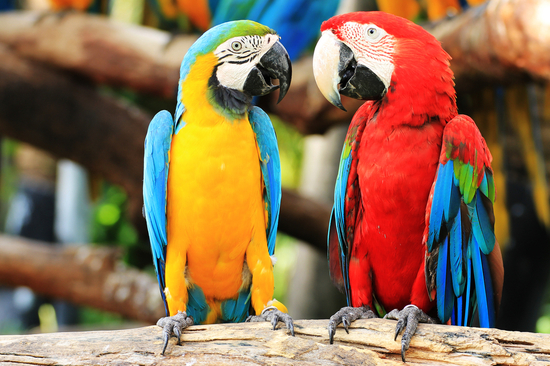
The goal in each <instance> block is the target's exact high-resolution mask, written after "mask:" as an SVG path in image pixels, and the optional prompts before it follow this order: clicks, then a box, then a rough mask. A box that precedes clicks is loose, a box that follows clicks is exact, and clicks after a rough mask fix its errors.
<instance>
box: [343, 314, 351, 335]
mask: <svg viewBox="0 0 550 366" xmlns="http://www.w3.org/2000/svg"><path fill="white" fill-rule="evenodd" d="M342 325H343V326H344V329H345V330H346V333H347V334H349V329H348V327H349V325H350V322H349V321H348V318H346V317H345V316H343V317H342Z"/></svg>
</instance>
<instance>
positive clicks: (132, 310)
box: [0, 235, 165, 363]
mask: <svg viewBox="0 0 550 366" xmlns="http://www.w3.org/2000/svg"><path fill="white" fill-rule="evenodd" d="M120 254H121V252H120V250H118V249H114V248H110V247H99V246H92V245H74V246H72V245H71V246H60V245H52V244H49V243H43V242H38V241H33V240H28V239H22V238H18V237H10V236H6V235H0V283H1V284H3V285H7V286H27V287H29V288H31V289H32V290H33V291H35V292H37V293H39V294H42V295H45V296H48V297H52V298H56V299H63V300H67V301H70V302H72V303H74V304H78V305H85V306H91V307H94V308H97V309H101V310H105V311H109V312H113V313H117V314H120V315H122V316H124V317H126V318H129V319H135V320H139V321H143V322H146V323H153V324H154V323H156V321H157V320H158V319H159V318H160V317H161V316H164V315H165V312H164V305H163V304H162V299H161V296H160V293H159V291H160V290H159V286H158V284H157V281H156V279H155V278H153V276H151V275H148V274H146V273H144V272H140V271H138V270H136V269H133V268H128V267H127V266H125V265H124V264H123V263H122V262H121V261H120ZM0 348H1V347H0ZM0 363H1V362H0Z"/></svg>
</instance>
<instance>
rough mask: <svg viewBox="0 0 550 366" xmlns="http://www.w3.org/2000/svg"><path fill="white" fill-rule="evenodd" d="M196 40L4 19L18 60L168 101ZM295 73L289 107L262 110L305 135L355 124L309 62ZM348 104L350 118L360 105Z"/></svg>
mask: <svg viewBox="0 0 550 366" xmlns="http://www.w3.org/2000/svg"><path fill="white" fill-rule="evenodd" d="M196 39H197V36H195V35H178V36H174V37H172V36H171V35H170V34H169V33H168V32H163V31H160V30H157V29H153V28H148V27H141V26H137V25H130V24H125V23H118V22H115V21H113V20H110V19H108V18H106V17H101V16H93V15H90V14H83V13H76V12H75V13H71V14H66V15H64V16H63V17H60V16H58V15H55V14H42V13H38V12H30V11H27V12H12V13H4V14H0V43H4V44H5V45H7V46H9V48H10V49H12V50H13V51H14V52H15V53H16V54H17V55H20V56H23V57H25V58H29V59H32V60H35V61H40V62H43V63H47V64H50V65H53V66H55V67H57V68H62V69H65V70H68V71H71V72H74V73H76V74H79V75H82V76H85V77H86V78H87V79H89V80H93V81H95V82H97V83H102V84H107V85H111V86H121V87H128V88H131V89H133V90H135V91H137V92H140V93H146V94H153V95H157V96H163V97H166V98H174V99H175V96H176V91H177V85H178V84H177V83H178V79H179V67H180V64H181V61H182V59H183V57H184V56H185V53H186V52H187V50H188V49H189V47H190V46H191V44H193V42H194V41H195V40H196ZM294 70H295V72H294V74H293V81H292V85H291V88H290V90H289V92H288V94H287V96H286V98H285V101H284V102H283V103H281V105H280V106H277V105H276V99H277V97H278V96H277V93H275V94H274V95H270V96H267V97H265V98H263V100H262V101H261V106H262V108H264V109H265V110H266V111H268V112H269V111H273V112H275V113H280V114H281V115H282V116H283V117H284V118H285V120H286V121H287V122H288V123H291V124H294V125H295V126H296V127H297V128H298V129H299V130H300V131H301V132H303V133H323V132H324V131H325V130H326V129H327V128H328V126H330V125H332V124H335V123H345V122H346V121H348V120H349V119H350V118H351V116H352V114H351V113H347V114H346V113H344V112H342V111H340V110H339V109H338V108H334V106H332V105H331V104H330V103H328V102H327V101H326V99H325V98H324V97H323V96H322V95H321V93H320V92H319V91H318V89H317V87H316V86H315V82H314V80H313V71H312V67H311V58H305V59H304V60H301V61H299V62H297V63H294ZM349 104H350V105H351V106H352V107H350V108H351V110H350V112H352V111H354V110H356V109H357V107H358V106H359V105H361V104H362V103H360V102H358V101H353V100H350V103H349ZM174 105H175V104H174ZM346 105H347V104H346Z"/></svg>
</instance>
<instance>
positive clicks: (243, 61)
mask: <svg viewBox="0 0 550 366" xmlns="http://www.w3.org/2000/svg"><path fill="white" fill-rule="evenodd" d="M248 61H249V60H242V61H225V62H227V63H228V64H237V65H242V64H246V63H247V62H248Z"/></svg>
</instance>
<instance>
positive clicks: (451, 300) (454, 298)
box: [424, 115, 504, 327]
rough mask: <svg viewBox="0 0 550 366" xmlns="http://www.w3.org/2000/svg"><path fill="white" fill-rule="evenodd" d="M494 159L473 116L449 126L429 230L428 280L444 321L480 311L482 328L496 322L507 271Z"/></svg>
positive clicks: (465, 320)
mask: <svg viewBox="0 0 550 366" xmlns="http://www.w3.org/2000/svg"><path fill="white" fill-rule="evenodd" d="M491 160H492V157H491V154H490V152H489V149H488V148H487V145H486V143H485V140H484V139H483V137H482V136H481V133H480V132H479V130H478V128H477V126H476V124H475V123H474V121H473V120H472V119H471V118H470V117H468V116H464V115H458V116H456V117H455V118H453V119H452V120H451V121H450V122H449V123H448V124H447V125H446V127H445V130H444V131H443V141H442V148H441V154H440V158H439V166H438V170H437V174H436V177H435V181H434V183H433V185H432V189H431V192H430V197H429V200H428V205H427V207H426V223H427V226H426V230H425V235H424V241H425V244H426V248H427V251H426V284H427V288H428V293H429V295H430V297H431V298H433V292H434V290H435V293H436V298H437V310H438V316H439V318H440V320H441V321H442V322H446V321H448V320H449V318H451V322H452V323H453V324H457V325H470V324H471V321H472V319H473V315H474V312H475V311H476V310H477V313H478V317H479V324H480V325H481V326H482V327H493V326H494V320H495V319H494V318H495V308H496V307H498V302H499V301H500V299H499V296H500V295H499V294H500V290H501V289H500V288H497V287H499V286H500V287H501V285H502V278H501V276H502V275H503V273H504V272H503V269H502V257H501V256H500V250H499V248H498V243H497V244H496V245H495V243H496V239H495V234H494V214H493V202H494V200H495V184H494V181H493V171H492V169H491ZM499 261H500V263H499ZM492 277H494V278H493V279H492ZM497 277H498V278H497ZM495 284H496V286H495ZM494 294H497V296H495V295H494Z"/></svg>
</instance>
